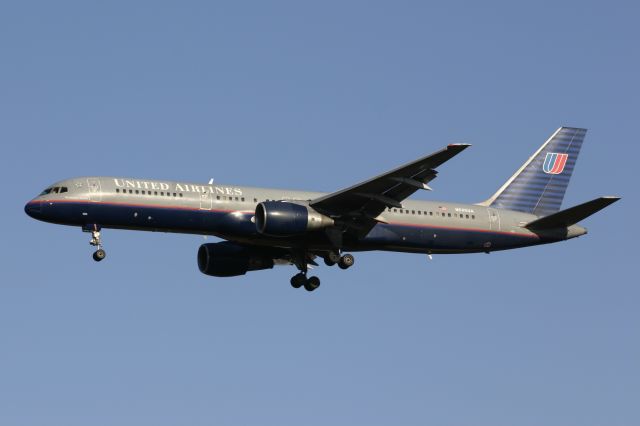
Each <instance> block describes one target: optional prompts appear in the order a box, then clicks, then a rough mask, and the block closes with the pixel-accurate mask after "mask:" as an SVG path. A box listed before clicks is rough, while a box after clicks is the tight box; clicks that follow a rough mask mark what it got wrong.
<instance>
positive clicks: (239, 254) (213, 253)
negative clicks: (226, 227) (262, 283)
mask: <svg viewBox="0 0 640 426" xmlns="http://www.w3.org/2000/svg"><path fill="white" fill-rule="evenodd" d="M198 268H199V269H200V272H202V273H203V274H206V275H211V276H214V277H234V276H237V275H244V274H246V273H247V272H249V271H259V270H261V269H271V268H273V258H271V257H269V256H266V255H264V254H262V253H258V252H253V251H252V250H250V249H248V248H246V247H243V246H239V245H237V244H233V243H229V242H221V243H210V244H203V245H201V246H200V248H199V249H198Z"/></svg>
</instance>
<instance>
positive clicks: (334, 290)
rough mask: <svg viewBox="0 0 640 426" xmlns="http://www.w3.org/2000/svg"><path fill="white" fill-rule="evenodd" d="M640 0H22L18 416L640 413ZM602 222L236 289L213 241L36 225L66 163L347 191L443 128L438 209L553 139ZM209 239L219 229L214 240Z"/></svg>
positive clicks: (14, 298) (16, 107)
mask: <svg viewBox="0 0 640 426" xmlns="http://www.w3.org/2000/svg"><path fill="white" fill-rule="evenodd" d="M638 12H639V10H638V7H637V5H636V4H634V3H632V2H628V3H623V2H620V3H618V2H607V3H606V4H605V3H602V2H533V3H531V2H529V3H526V4H524V3H519V4H518V3H515V2H482V3H478V2H467V3H465V2H443V3H427V2H408V1H407V2H405V1H402V2H364V1H363V2H357V1H353V2H352V1H348V2H332V1H326V2H315V3H314V2H226V3H221V2H107V3H104V2H103V3H100V2H13V3H4V4H3V5H2V6H0V55H1V64H2V65H1V66H0V141H2V147H3V155H2V156H0V166H1V167H0V173H1V176H0V177H1V178H2V182H3V190H4V192H5V198H4V200H5V201H4V203H3V207H4V213H3V216H2V217H3V224H4V231H3V233H2V238H1V239H0V259H2V260H1V261H0V262H1V265H2V267H1V268H0V270H1V271H2V272H0V274H1V275H0V277H1V278H0V342H1V346H0V423H2V424H14V425H42V424H47V425H65V426H72V425H86V424H91V425H112V424H119V425H141V424H149V425H175V424H189V425H211V424H216V425H225V424H228V425H236V424H273V425H289V424H291V425H293V424H295V425H300V424H303V425H326V424H344V425H347V424H348V425H352V424H369V425H387V424H403V425H424V424H438V425H491V426H498V425H514V424H518V425H521V426H524V425H540V424H547V425H581V426H588V425H601V424H616V425H637V424H638V423H639V422H640V412H639V411H638V401H639V400H640V334H639V330H640V314H639V313H638V307H637V304H638V300H639V298H640V290H639V289H638V285H637V277H636V276H637V273H636V270H635V268H634V266H633V265H634V263H635V262H636V257H637V255H636V250H635V249H636V246H637V244H636V239H637V237H638V232H637V230H636V229H635V227H634V226H635V225H634V224H635V223H637V217H636V216H637V212H638V209H639V207H640V205H639V204H640V203H639V202H638V197H637V193H638V191H637V188H636V180H637V179H636V176H635V174H634V172H635V170H636V169H637V161H638V160H637V159H638V153H639V152H638V151H639V150H638V147H637V143H636V142H635V138H637V120H638V110H639V106H640V105H639V104H638V100H639V99H640V96H639V95H640V93H639V90H638V89H639V84H638V75H639V72H640V67H639V62H640V58H639V57H638V49H637V41H638V40H639V39H640V34H639V31H638V26H637V22H636V21H637V20H636V17H637V16H638ZM561 125H569V126H576V127H587V128H589V133H588V134H587V139H586V140H585V144H584V146H583V150H582V153H581V158H580V159H579V160H578V164H577V167H576V170H575V173H574V175H573V180H572V184H571V185H570V187H569V189H568V192H567V196H566V198H565V203H564V205H565V206H570V205H573V204H577V203H579V202H583V201H586V200H589V199H591V198H594V197H596V196H600V195H607V194H616V195H621V196H623V197H624V198H623V200H622V201H621V202H619V203H617V204H615V205H614V206H612V207H610V208H608V209H607V210H605V211H604V212H602V213H600V214H598V215H596V216H594V217H592V218H589V219H588V220H587V221H585V222H584V225H585V226H587V227H588V228H589V231H590V233H589V235H587V236H586V237H582V238H579V239H577V240H572V241H569V242H565V243H561V244H556V245H553V246H546V247H536V248H529V249H523V250H516V251H512V252H504V253H493V254H491V255H484V254H483V255H464V256H435V257H434V260H433V261H431V262H428V261H427V260H426V258H425V257H424V256H419V255H401V254H394V253H361V254H357V256H356V266H355V267H354V268H351V269H350V270H348V271H341V270H338V269H337V268H332V269H329V268H326V267H323V268H320V269H319V270H318V274H319V275H320V276H321V278H322V280H323V281H322V287H321V288H320V289H319V290H318V291H316V292H315V293H313V294H308V293H306V292H304V291H302V290H293V289H292V288H291V287H290V286H289V284H288V280H289V278H290V276H291V275H292V274H293V273H294V272H295V271H294V268H292V267H281V268H276V269H274V270H273V271H267V272H262V273H260V272H258V273H251V274H248V275H246V276H244V277H239V278H230V279H215V278H211V277H207V276H204V275H202V274H200V272H198V270H197V267H196V262H195V255H196V251H197V248H198V246H199V245H200V244H201V243H202V242H203V241H204V238H203V237H199V236H185V235H170V234H159V233H143V232H124V231H115V230H107V231H106V232H104V235H103V237H104V243H105V244H106V249H107V252H108V258H107V260H105V261H104V262H102V263H100V264H95V263H94V262H93V260H92V259H91V256H90V255H91V252H92V250H91V248H90V247H89V245H88V235H87V234H83V233H81V232H80V230H78V229H74V228H69V227H61V226H53V225H50V224H45V223H40V222H36V221H33V220H32V219H30V218H29V217H27V216H26V215H25V214H24V212H23V210H22V209H23V206H24V204H25V202H26V201H28V200H29V199H30V198H32V197H33V196H35V195H36V194H37V193H38V192H39V191H40V190H41V189H43V188H44V187H45V186H46V185H48V184H50V183H52V182H54V181H56V180H59V179H63V178H67V177H73V176H83V175H118V176H134V177H148V178H161V179H176V180H178V179H179V180H187V181H198V182H206V181H208V180H209V178H211V177H213V178H215V179H216V181H218V182H222V183H234V184H238V185H257V186H268V187H284V188H300V189H311V190H320V191H332V190H336V189H339V188H342V187H345V186H348V185H351V184H353V183H355V182H358V181H360V180H363V179H366V178H369V177H371V176H373V175H375V174H378V173H380V172H382V171H385V170H387V169H390V168H392V167H395V166H397V165H398V164H401V163H403V162H406V161H410V160H412V159H414V158H416V157H418V156H421V155H424V154H427V153H429V152H432V151H435V150H437V149H439V148H441V147H442V146H444V145H445V144H447V143H451V142H467V143H471V144H473V147H471V148H470V149H468V150H467V151H465V152H464V153H463V154H461V155H460V156H459V157H457V158H455V159H454V160H452V161H451V162H450V163H447V164H446V165H445V166H443V167H442V168H441V169H440V175H439V177H438V179H436V180H435V181H433V182H432V184H431V186H433V188H434V191H433V192H430V193H423V194H418V195H417V196H416V197H419V198H421V199H439V200H456V201H464V202H477V201H481V200H483V199H485V198H487V197H488V196H489V195H491V194H492V193H493V191H494V190H495V189H496V188H497V187H499V186H500V185H501V184H502V183H503V182H504V180H506V179H507V178H508V177H509V176H510V175H511V174H512V173H513V171H514V170H515V169H516V168H517V167H518V166H519V165H520V164H522V162H524V160H525V159H526V158H527V157H528V156H529V155H530V154H531V153H532V152H533V151H534V150H535V149H536V148H537V147H538V146H539V145H540V144H541V143H542V142H543V141H544V140H545V139H546V138H547V137H548V135H550V134H551V133H552V132H553V131H554V130H555V129H556V128H557V127H559V126H561ZM209 241H211V239H210V240H209Z"/></svg>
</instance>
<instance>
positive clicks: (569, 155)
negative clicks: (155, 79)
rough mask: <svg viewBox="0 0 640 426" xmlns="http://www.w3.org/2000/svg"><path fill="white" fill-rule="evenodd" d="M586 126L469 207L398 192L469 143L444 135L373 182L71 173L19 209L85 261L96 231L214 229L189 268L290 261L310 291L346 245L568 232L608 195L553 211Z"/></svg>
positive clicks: (446, 249) (422, 186)
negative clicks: (297, 187) (83, 235)
mask: <svg viewBox="0 0 640 426" xmlns="http://www.w3.org/2000/svg"><path fill="white" fill-rule="evenodd" d="M585 134H586V130H585V129H578V128H572V127H561V128H559V129H558V130H556V131H555V133H553V135H551V137H550V138H549V139H548V140H547V141H546V142H545V143H544V144H543V145H542V146H541V147H540V148H539V149H538V150H537V151H536V152H535V153H534V154H533V155H532V156H531V157H530V158H529V159H528V160H527V161H526V162H525V163H524V164H523V165H522V167H520V169H518V170H517V171H516V173H515V174H514V175H513V176H512V177H511V178H509V180H507V182H506V183H505V184H504V185H503V186H502V187H501V188H500V189H498V191H497V192H496V193H495V194H494V195H493V196H492V197H491V198H489V199H488V200H486V201H483V202H481V203H477V204H460V203H451V202H439V201H417V200H408V197H410V196H411V195H412V194H413V193H415V192H416V191H418V190H427V191H429V190H431V188H430V187H429V186H428V184H429V183H430V182H431V181H432V180H433V179H434V178H435V177H436V175H437V173H438V172H437V171H436V169H438V168H439V167H440V166H441V165H442V164H443V163H445V162H446V161H447V160H449V159H451V158H452V157H454V156H455V155H457V154H458V153H460V152H462V151H463V150H464V149H466V148H467V147H468V146H469V145H467V144H452V145H448V146H447V147H445V148H443V149H441V150H440V151H437V152H435V153H433V154H431V155H428V156H426V157H423V158H420V159H418V160H415V161H413V162H410V163H407V164H405V165H403V166H400V167H398V168H396V169H394V170H391V171H389V172H386V173H383V174H381V175H379V176H376V177H374V178H372V179H369V180H366V181H364V182H362V183H359V184H357V185H354V186H351V187H349V188H346V189H342V190H340V191H336V192H333V193H329V194H326V193H318V192H307V191H293V190H280V189H265V188H254V187H245V186H236V185H221V184H218V183H215V184H214V183H213V181H210V182H209V183H208V184H202V183H188V182H170V181H166V180H154V179H137V178H125V177H80V178H73V179H67V180H63V181H60V182H58V183H55V184H53V185H51V186H49V187H47V188H46V189H45V190H44V191H42V193H41V194H40V195H38V196H37V197H36V198H34V199H33V200H31V201H29V202H28V203H27V205H26V206H25V211H26V213H27V214H28V215H29V216H31V217H33V218H35V219H39V220H42V221H45V222H51V223H56V224H63V225H71V226H79V227H81V228H82V230H83V231H85V232H90V233H91V241H90V244H91V245H93V246H96V247H97V250H96V251H95V252H94V253H93V258H94V260H96V261H101V260H103V259H104V258H105V255H106V254H105V251H104V249H103V248H102V239H101V233H100V232H101V230H102V229H104V228H115V229H127V230H142V231H160V232H180V233H190V234H201V235H213V236H216V237H219V238H221V239H223V240H225V241H223V242H218V243H208V244H202V245H201V246H200V248H199V250H198V254H197V263H198V267H199V269H200V271H201V272H202V273H204V274H207V275H212V276H216V277H230V276H236V275H244V274H246V273H247V272H249V271H258V270H262V269H270V268H273V266H274V265H276V264H289V265H295V266H296V267H297V269H298V270H299V273H297V274H296V275H294V276H293V278H291V285H292V286H293V287H294V288H299V287H303V286H304V288H305V289H306V290H308V291H313V290H315V289H317V288H318V287H319V286H320V280H319V279H318V277H315V276H311V277H309V276H308V270H309V268H310V267H312V266H317V265H318V264H317V263H316V260H317V259H319V258H322V259H323V260H324V263H325V264H327V265H329V266H332V265H338V266H339V267H340V268H342V269H347V268H349V267H351V266H353V264H354V257H353V255H352V254H350V253H347V252H357V251H366V250H389V251H397V252H407V253H423V254H426V255H428V256H429V257H431V255H432V254H449V253H478V252H486V253H489V252H492V251H497V250H507V249H514V248H520V247H527V246H533V245H538V244H547V243H554V242H558V241H563V240H568V239H570V238H574V237H579V236H581V235H584V234H586V233H587V230H586V229H585V228H583V227H582V226H580V225H578V224H577V223H578V222H579V221H581V220H583V219H585V218H587V217H588V216H590V215H592V214H594V213H595V212H597V211H599V210H601V209H603V208H605V207H607V206H608V205H609V204H612V203H614V202H615V201H617V200H619V197H612V196H608V197H600V198H596V199H594V200H592V201H588V202H586V203H583V204H580V205H577V206H575V207H571V208H568V209H566V210H560V206H561V203H562V200H563V198H564V194H565V191H566V189H567V186H568V184H569V179H570V178H571V174H572V172H573V169H574V167H575V164H576V159H577V158H578V153H579V152H580V147H581V146H582V141H583V139H584V137H585Z"/></svg>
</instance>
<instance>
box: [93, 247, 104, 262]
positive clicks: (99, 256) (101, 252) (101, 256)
mask: <svg viewBox="0 0 640 426" xmlns="http://www.w3.org/2000/svg"><path fill="white" fill-rule="evenodd" d="M105 257H107V253H106V252H105V251H104V250H102V249H98V250H96V251H95V252H93V260H95V261H96V262H100V261H101V260H102V259H104V258H105Z"/></svg>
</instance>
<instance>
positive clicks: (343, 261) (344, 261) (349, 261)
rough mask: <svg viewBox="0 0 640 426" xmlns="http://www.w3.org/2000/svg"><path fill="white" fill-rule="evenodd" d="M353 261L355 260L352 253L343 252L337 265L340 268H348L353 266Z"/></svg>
mask: <svg viewBox="0 0 640 426" xmlns="http://www.w3.org/2000/svg"><path fill="white" fill-rule="evenodd" d="M355 261H356V260H355V259H354V257H353V255H351V254H345V255H344V256H342V257H341V258H340V262H339V263H338V266H339V267H340V269H348V268H351V267H352V266H353V264H354V263H355Z"/></svg>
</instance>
